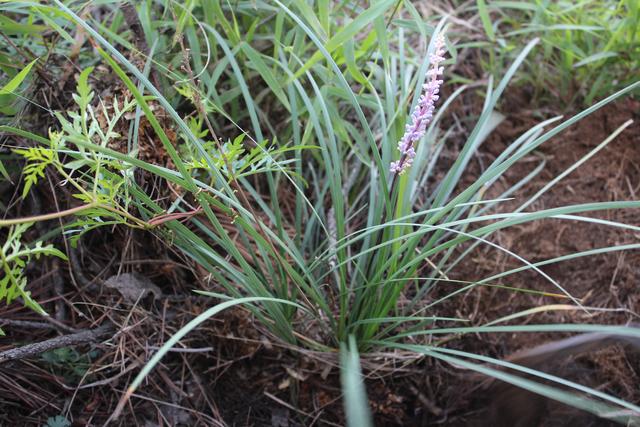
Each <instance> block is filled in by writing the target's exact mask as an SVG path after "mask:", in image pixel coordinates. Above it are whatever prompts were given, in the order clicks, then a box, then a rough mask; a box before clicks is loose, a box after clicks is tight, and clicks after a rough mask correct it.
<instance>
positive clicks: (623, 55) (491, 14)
mask: <svg viewBox="0 0 640 427" xmlns="http://www.w3.org/2000/svg"><path fill="white" fill-rule="evenodd" d="M474 12H477V13H478V15H479V16H480V18H481V21H482V23H483V27H484V31H485V34H486V35H487V40H486V41H484V42H481V44H483V45H484V46H485V48H486V49H485V50H486V52H487V53H488V55H487V60H488V62H487V66H488V67H489V69H492V70H493V72H500V71H501V70H502V69H503V67H504V66H505V62H506V61H508V60H509V58H511V57H512V53H513V52H517V47H518V46H519V45H521V44H522V43H523V41H526V40H527V39H528V38H531V37H534V36H538V37H540V40H541V42H540V45H539V47H538V48H537V49H536V51H535V52H533V53H532V55H531V56H530V59H529V60H528V61H526V63H525V66H524V67H523V70H522V72H521V73H520V74H519V77H520V78H521V80H522V81H523V82H524V84H526V85H527V86H529V87H533V88H535V94H536V95H537V96H540V95H541V96H542V98H541V99H542V100H548V99H557V98H558V97H559V98H560V99H561V100H562V102H564V103H566V104H568V105H572V104H575V103H576V101H579V102H580V103H581V104H583V105H591V104H593V102H594V100H596V99H599V98H603V97H605V96H607V95H609V94H611V93H613V92H614V91H616V90H619V89H621V88H623V87H625V86H627V85H629V84H631V83H633V82H634V81H636V80H637V70H638V67H640V59H638V58H640V3H638V2H637V1H635V0H597V1H577V2H576V1H564V0H560V1H551V0H536V1H515V2H514V1H500V0H496V1H492V0H488V1H484V0H482V1H481V0H478V1H477V2H476V4H475V5H474V11H472V12H471V13H474Z"/></svg>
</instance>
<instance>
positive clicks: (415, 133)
mask: <svg viewBox="0 0 640 427" xmlns="http://www.w3.org/2000/svg"><path fill="white" fill-rule="evenodd" d="M444 54H445V51H444V33H440V34H438V35H437V36H436V40H435V50H434V52H433V54H431V55H430V56H429V70H428V71H427V74H426V75H427V82H426V83H425V84H424V85H422V89H423V90H424V93H423V94H422V95H421V96H420V99H419V100H418V105H416V108H415V109H414V110H413V112H412V113H411V124H407V126H406V128H405V133H404V136H403V137H402V139H400V141H399V142H398V151H400V160H398V161H395V162H392V163H391V165H390V168H389V169H390V171H391V173H397V174H398V175H402V174H403V173H405V172H406V171H407V169H409V168H410V167H411V165H412V164H413V159H414V158H415V156H416V151H415V144H416V143H417V142H418V141H420V138H422V137H423V135H424V133H425V131H426V130H427V126H428V125H429V123H430V122H431V119H432V118H433V112H434V111H435V109H436V107H435V102H436V101H437V100H438V99H440V96H439V95H438V93H440V86H442V83H443V81H442V80H439V79H438V76H440V75H442V74H443V73H444V67H441V66H440V63H441V62H442V61H444Z"/></svg>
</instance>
